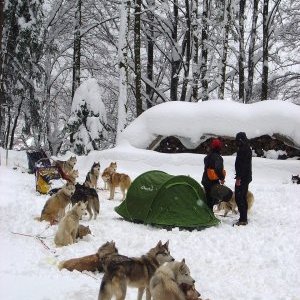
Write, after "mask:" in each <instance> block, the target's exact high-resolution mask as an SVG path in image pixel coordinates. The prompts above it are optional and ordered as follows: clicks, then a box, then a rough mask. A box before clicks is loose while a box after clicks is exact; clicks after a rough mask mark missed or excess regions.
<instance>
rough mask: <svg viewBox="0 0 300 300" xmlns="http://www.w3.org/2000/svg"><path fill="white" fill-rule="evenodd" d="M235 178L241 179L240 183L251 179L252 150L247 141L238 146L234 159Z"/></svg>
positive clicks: (248, 181)
mask: <svg viewBox="0 0 300 300" xmlns="http://www.w3.org/2000/svg"><path fill="white" fill-rule="evenodd" d="M235 175H236V176H235V178H239V179H241V182H242V183H250V182H251V181H252V151H251V148H250V145H249V143H247V142H246V143H244V144H241V145H240V146H239V148H238V151H237V155H236V160H235Z"/></svg>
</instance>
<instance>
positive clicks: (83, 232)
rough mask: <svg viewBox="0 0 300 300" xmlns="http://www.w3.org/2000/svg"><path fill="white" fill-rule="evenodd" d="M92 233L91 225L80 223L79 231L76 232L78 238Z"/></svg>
mask: <svg viewBox="0 0 300 300" xmlns="http://www.w3.org/2000/svg"><path fill="white" fill-rule="evenodd" d="M91 233H92V232H91V230H90V227H89V226H84V225H81V224H79V226H78V231H77V234H76V238H77V239H82V238H83V237H84V236H86V235H88V234H91Z"/></svg>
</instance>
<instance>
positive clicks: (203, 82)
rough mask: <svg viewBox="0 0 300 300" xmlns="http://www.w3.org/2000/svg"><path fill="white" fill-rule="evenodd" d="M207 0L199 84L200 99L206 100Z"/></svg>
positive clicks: (206, 1)
mask: <svg viewBox="0 0 300 300" xmlns="http://www.w3.org/2000/svg"><path fill="white" fill-rule="evenodd" d="M207 17H208V0H203V13H202V38H201V39H202V43H201V44H202V55H201V68H200V73H201V85H202V100H203V101H206V100H208V81H207V55H208V51H207V40H208V19H207Z"/></svg>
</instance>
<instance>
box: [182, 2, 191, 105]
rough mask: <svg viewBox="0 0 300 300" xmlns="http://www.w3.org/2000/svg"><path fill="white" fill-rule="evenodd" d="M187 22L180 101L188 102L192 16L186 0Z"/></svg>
mask: <svg viewBox="0 0 300 300" xmlns="http://www.w3.org/2000/svg"><path fill="white" fill-rule="evenodd" d="M185 9H186V14H185V20H186V27H187V30H186V34H185V39H186V55H185V64H184V79H183V84H182V91H181V97H180V101H186V92H187V86H188V82H189V73H190V62H191V14H190V4H189V0H185Z"/></svg>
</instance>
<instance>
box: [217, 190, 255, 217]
mask: <svg viewBox="0 0 300 300" xmlns="http://www.w3.org/2000/svg"><path fill="white" fill-rule="evenodd" d="M247 203H248V211H250V209H251V207H252V205H253V203H254V196H253V194H252V193H251V192H250V191H248V193H247ZM217 210H218V211H220V210H224V217H226V216H227V214H228V212H229V211H231V212H232V213H234V214H237V205H236V202H235V196H234V193H233V195H232V197H231V199H230V200H229V201H228V202H224V201H222V202H220V203H219V204H218V208H217Z"/></svg>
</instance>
